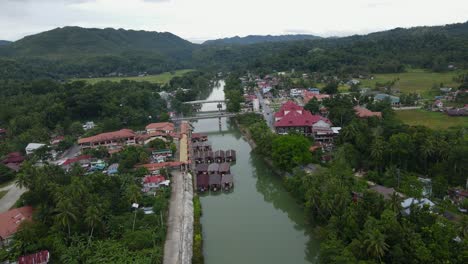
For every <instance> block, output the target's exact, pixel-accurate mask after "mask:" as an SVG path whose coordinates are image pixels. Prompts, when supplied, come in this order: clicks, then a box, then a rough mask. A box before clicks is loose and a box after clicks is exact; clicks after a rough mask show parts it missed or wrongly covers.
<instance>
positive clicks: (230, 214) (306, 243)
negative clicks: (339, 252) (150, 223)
mask: <svg viewBox="0 0 468 264" xmlns="http://www.w3.org/2000/svg"><path fill="white" fill-rule="evenodd" d="M223 88H224V83H223V82H220V83H219V84H218V85H217V86H215V87H214V89H213V90H212V92H211V94H210V95H209V97H208V98H207V99H208V100H216V99H224V91H223ZM202 110H216V104H207V105H204V106H203V108H202ZM193 125H194V128H195V130H194V132H196V133H205V134H207V135H208V140H209V141H210V142H211V143H212V146H213V150H217V149H222V150H227V149H234V150H236V152H237V162H236V163H235V164H234V165H233V166H232V167H231V172H232V173H233V174H234V190H233V191H232V192H230V193H219V194H214V195H213V194H208V195H206V194H205V195H202V196H201V204H202V210H203V216H202V218H201V223H202V226H203V238H204V244H203V250H204V256H205V263H206V264H229V263H233V264H234V263H235V264H239V263H242V264H250V263H252V264H263V263H265V264H267V263H268V264H275V263H278V264H280V263H281V264H284V263H292V264H301V263H315V262H316V258H317V252H318V243H317V240H315V239H314V238H313V235H312V232H311V229H310V228H309V227H308V226H307V224H306V222H305V215H304V212H303V210H302V208H301V207H300V206H299V205H298V204H297V203H296V201H295V200H294V199H293V198H292V197H291V195H290V194H289V193H288V192H287V191H286V190H285V189H284V187H283V186H282V183H281V179H280V177H278V176H277V175H274V174H273V172H272V171H271V170H270V169H269V167H268V166H267V165H266V164H265V163H264V162H263V161H262V160H261V158H260V157H258V156H257V155H255V154H254V153H252V149H251V147H250V145H249V144H248V143H247V141H246V140H245V139H244V138H243V137H242V135H241V133H240V131H239V129H238V128H237V127H236V125H235V124H231V123H230V122H229V120H227V119H226V118H223V119H222V120H221V129H220V127H219V120H218V119H205V120H199V121H198V122H194V123H193Z"/></svg>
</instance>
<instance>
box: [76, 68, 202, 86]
mask: <svg viewBox="0 0 468 264" xmlns="http://www.w3.org/2000/svg"><path fill="white" fill-rule="evenodd" d="M191 71H193V70H192V69H187V70H178V71H174V72H173V74H172V73H171V72H164V73H161V74H157V75H147V76H143V77H138V76H135V77H100V78H81V79H73V80H74V81H76V80H82V81H86V82H89V83H91V84H95V83H97V82H102V81H112V82H120V81H121V80H130V81H137V82H143V81H146V82H151V83H159V84H166V83H168V82H169V81H170V80H171V79H172V78H174V77H178V76H179V77H180V76H183V75H184V74H186V73H188V72H191Z"/></svg>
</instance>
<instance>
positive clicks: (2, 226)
mask: <svg viewBox="0 0 468 264" xmlns="http://www.w3.org/2000/svg"><path fill="white" fill-rule="evenodd" d="M32 214H33V208H32V207H31V206H23V207H20V208H15V209H11V210H10V211H7V212H4V213H1V214H0V237H1V238H3V239H6V238H8V237H10V236H11V235H13V234H15V233H16V231H17V230H18V227H19V225H20V224H21V223H22V222H23V221H25V220H31V219H32Z"/></svg>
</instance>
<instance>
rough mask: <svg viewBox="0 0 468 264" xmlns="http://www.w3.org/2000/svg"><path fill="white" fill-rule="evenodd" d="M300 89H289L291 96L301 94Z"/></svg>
mask: <svg viewBox="0 0 468 264" xmlns="http://www.w3.org/2000/svg"><path fill="white" fill-rule="evenodd" d="M302 91H303V90H302V89H297V88H293V89H291V90H290V91H289V95H290V96H291V97H299V96H301V95H302Z"/></svg>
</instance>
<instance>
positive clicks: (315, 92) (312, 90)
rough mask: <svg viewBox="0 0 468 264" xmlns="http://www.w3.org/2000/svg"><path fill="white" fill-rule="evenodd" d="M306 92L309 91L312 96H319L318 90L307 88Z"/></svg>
mask: <svg viewBox="0 0 468 264" xmlns="http://www.w3.org/2000/svg"><path fill="white" fill-rule="evenodd" d="M307 91H309V92H310V93H312V94H320V89H319V88H308V89H307Z"/></svg>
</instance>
